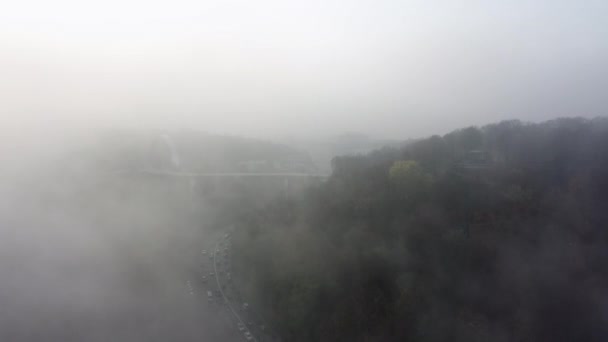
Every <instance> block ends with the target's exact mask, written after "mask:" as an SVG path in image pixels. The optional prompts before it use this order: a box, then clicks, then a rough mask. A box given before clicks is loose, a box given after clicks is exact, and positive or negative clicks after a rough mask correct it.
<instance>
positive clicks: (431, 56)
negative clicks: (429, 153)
mask: <svg viewBox="0 0 608 342" xmlns="http://www.w3.org/2000/svg"><path fill="white" fill-rule="evenodd" d="M607 91H608V1H606V0H597V1H595V0H577V1H575V0H572V1H569V0H568V1H566V0H537V1H533V0H525V1H524V0H504V1H502V0H500V1H497V0H493V1H466V0H460V1H453V0H449V1H448V0H445V1H429V0H426V1H422V0H420V1H418V0H416V1H407V0H401V1H397V0H373V1H372V0H369V1H363V0H348V1H347V0H337V1H332V0H323V1H321V0H306V1H287V0H262V1H255V0H223V1H220V0H212V1H205V0H197V1H185V0H173V1H154V0H146V1H143V0H142V1H139V0H135V1H134V0H131V1H129V0H120V1H119V0H105V1H95V2H92V1H82V0H79V1H68V0H57V1H52V0H20V1H6V2H5V3H4V4H3V5H0V115H1V119H0V124H2V125H3V126H4V127H14V126H15V127H17V128H21V127H38V128H46V127H62V126H72V127H73V126H81V125H88V124H91V125H93V126H95V127H111V126H116V125H119V126H136V127H155V128H158V127H165V128H177V127H188V128H198V129H203V130H208V131H213V132H219V133H229V134H244V135H253V136H282V135H298V136H306V135H325V134H333V133H338V132H343V131H361V132H365V133H369V134H372V135H376V136H389V137H401V138H406V137H419V136H424V135H428V134H432V133H444V132H446V131H448V130H450V129H453V128H456V127H460V126H464V125H469V124H483V123H488V122H492V121H496V120H500V119H506V118H521V119H527V120H533V121H538V120H542V119H547V118H551V117H557V116H567V115H582V116H599V115H606V114H608V101H607V100H606V96H607V95H608V93H607Z"/></svg>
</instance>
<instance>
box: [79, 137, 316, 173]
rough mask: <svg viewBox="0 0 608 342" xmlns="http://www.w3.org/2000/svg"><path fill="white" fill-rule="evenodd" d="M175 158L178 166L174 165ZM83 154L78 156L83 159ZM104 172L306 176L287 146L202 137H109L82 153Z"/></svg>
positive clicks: (297, 154)
mask: <svg viewBox="0 0 608 342" xmlns="http://www.w3.org/2000/svg"><path fill="white" fill-rule="evenodd" d="M173 153H175V154H177V155H178V156H179V157H178V158H177V159H178V160H179V165H178V166H176V165H175V162H176V160H175V158H172V154H173ZM81 154H82V153H81ZM86 154H88V157H87V158H88V159H91V162H93V163H94V164H95V165H96V166H97V167H98V168H101V169H104V170H114V171H116V170H125V169H126V170H134V169H159V168H161V169H176V168H179V169H180V170H183V171H188V172H307V173H316V172H317V167H316V166H315V164H314V163H313V162H312V158H311V157H310V155H309V154H308V153H307V152H304V151H301V150H299V149H296V148H293V147H289V146H287V145H283V144H278V143H273V142H269V141H263V140H257V139H250V138H244V137H235V136H224V135H214V134H209V133H205V132H200V131H194V130H192V131H176V132H168V133H167V132H160V131H127V130H123V131H111V132H106V133H105V134H103V135H102V136H101V137H100V139H99V140H98V141H96V143H95V144H94V146H92V147H91V148H88V149H87V151H86Z"/></svg>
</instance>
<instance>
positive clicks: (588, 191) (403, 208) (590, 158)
mask: <svg viewBox="0 0 608 342" xmlns="http://www.w3.org/2000/svg"><path fill="white" fill-rule="evenodd" d="M607 208H608V120H606V119H593V120H586V119H559V120H553V121H549V122H545V123H542V124H526V123H521V122H518V121H508V122H501V123H498V124H493V125H489V126H485V127H482V128H475V127H470V128H466V129H462V130H458V131H455V132H452V133H450V134H447V135H445V136H442V137H441V136H433V137H431V138H428V139H425V140H421V141H419V142H416V143H413V144H411V145H408V146H406V147H405V148H402V149H382V150H377V151H374V152H372V153H370V154H367V155H358V156H347V157H338V158H335V159H334V160H333V173H332V175H331V177H330V179H329V180H328V181H327V182H325V183H323V184H320V185H319V186H317V187H315V188H314V189H311V190H310V191H308V192H307V193H306V194H305V195H304V196H303V197H302V198H297V199H295V198H292V199H291V200H289V201H286V200H281V201H277V202H275V203H273V204H270V205H268V206H267V207H266V208H265V209H263V210H258V211H252V212H250V213H248V214H246V215H243V216H242V222H241V223H240V226H241V228H242V229H239V230H238V232H237V234H235V237H234V243H235V246H236V247H237V248H235V249H234V250H235V258H236V262H235V274H237V275H239V277H240V278H241V283H242V284H247V285H246V286H244V291H245V294H246V295H247V296H249V297H250V298H253V301H254V302H255V304H256V307H258V308H259V309H260V313H261V314H262V315H263V316H264V317H265V318H266V320H267V321H268V322H269V325H270V326H271V327H272V328H273V329H274V330H275V331H276V332H278V334H279V335H281V336H282V337H283V338H284V339H285V340H288V341H346V340H356V341H389V340H393V341H397V340H398V341H468V342H470V341H605V340H606V338H608V305H607V303H608V291H607V290H606V289H608V230H607V227H608V210H607Z"/></svg>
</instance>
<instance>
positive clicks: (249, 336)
mask: <svg viewBox="0 0 608 342" xmlns="http://www.w3.org/2000/svg"><path fill="white" fill-rule="evenodd" d="M245 339H246V340H247V341H251V340H253V336H251V333H250V332H249V331H245Z"/></svg>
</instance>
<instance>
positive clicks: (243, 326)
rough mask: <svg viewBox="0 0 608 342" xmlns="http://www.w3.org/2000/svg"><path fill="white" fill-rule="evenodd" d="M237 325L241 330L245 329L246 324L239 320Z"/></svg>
mask: <svg viewBox="0 0 608 342" xmlns="http://www.w3.org/2000/svg"><path fill="white" fill-rule="evenodd" d="M236 327H237V328H238V329H239V331H243V330H245V325H244V324H243V323H241V322H238V323H237V324H236Z"/></svg>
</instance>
